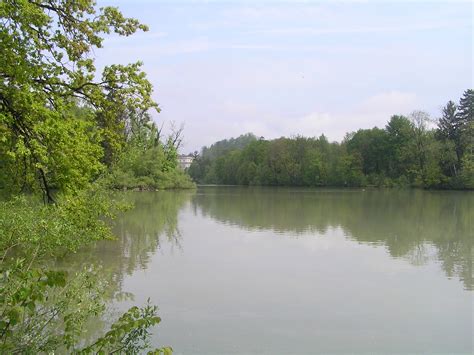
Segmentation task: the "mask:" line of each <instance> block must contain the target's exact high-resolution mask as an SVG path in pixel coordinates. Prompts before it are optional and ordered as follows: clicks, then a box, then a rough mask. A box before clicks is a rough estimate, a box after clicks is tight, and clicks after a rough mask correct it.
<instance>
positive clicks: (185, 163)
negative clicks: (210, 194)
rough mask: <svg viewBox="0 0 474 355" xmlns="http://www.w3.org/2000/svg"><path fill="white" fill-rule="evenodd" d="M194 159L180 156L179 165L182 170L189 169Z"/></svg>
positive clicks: (190, 156)
mask: <svg viewBox="0 0 474 355" xmlns="http://www.w3.org/2000/svg"><path fill="white" fill-rule="evenodd" d="M193 160H194V157H193V156H192V155H179V156H178V165H179V167H180V168H181V169H183V170H184V169H187V168H189V167H190V166H191V163H192V162H193Z"/></svg>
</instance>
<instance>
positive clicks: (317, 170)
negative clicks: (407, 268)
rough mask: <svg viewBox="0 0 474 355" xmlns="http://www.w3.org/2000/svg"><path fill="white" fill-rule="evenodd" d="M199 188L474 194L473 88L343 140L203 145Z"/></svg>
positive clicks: (250, 138)
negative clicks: (433, 111) (431, 110)
mask: <svg viewBox="0 0 474 355" xmlns="http://www.w3.org/2000/svg"><path fill="white" fill-rule="evenodd" d="M188 172H189V174H190V175H191V177H192V178H193V179H194V180H195V181H196V182H198V183H201V184H229V185H268V186H349V187H358V186H387V187H393V186H414V187H424V188H447V189H473V188H474V90H472V89H469V90H466V91H465V92H464V94H463V96H462V97H461V99H460V100H459V103H458V104H456V103H455V102H453V101H449V102H448V103H447V104H446V105H445V106H444V107H443V109H442V112H441V117H440V118H439V119H437V120H433V119H431V118H430V117H429V115H428V114H427V113H425V112H422V111H415V112H413V113H411V114H410V115H409V116H402V115H394V116H392V117H391V118H390V120H389V121H388V123H387V124H386V126H385V127H384V128H377V127H374V128H371V129H359V130H358V131H357V132H352V133H348V134H346V136H345V138H344V139H343V140H342V142H340V143H339V142H329V141H328V139H327V138H326V136H324V135H321V136H319V137H318V138H316V137H313V138H307V137H302V136H297V137H293V138H285V137H282V138H278V139H273V140H265V139H264V138H263V137H260V138H258V137H256V136H255V135H253V134H251V133H248V134H245V135H242V136H240V137H238V138H231V139H228V140H227V139H226V140H222V141H219V142H217V143H214V144H213V145H211V146H210V147H203V148H202V150H201V152H200V154H198V155H197V157H196V159H195V160H194V162H193V164H192V165H191V166H190V168H189V170H188Z"/></svg>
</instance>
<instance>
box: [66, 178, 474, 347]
mask: <svg viewBox="0 0 474 355" xmlns="http://www.w3.org/2000/svg"><path fill="white" fill-rule="evenodd" d="M126 198H127V199H129V200H131V201H133V202H134V203H135V206H136V207H135V209H133V210H131V211H129V212H127V213H125V214H124V215H122V216H120V218H119V219H118V220H117V223H116V226H115V232H116V234H117V236H118V240H117V241H110V242H101V243H99V244H98V245H97V246H96V247H94V248H91V249H88V250H85V251H83V252H82V253H79V254H77V255H75V256H74V257H73V258H72V259H68V263H70V265H79V264H87V263H92V264H99V265H101V266H102V267H103V270H104V271H103V273H104V275H107V277H108V278H109V280H110V283H111V303H112V304H113V305H114V306H115V308H116V309H117V310H122V309H125V308H128V307H129V306H131V305H132V304H145V303H146V300H147V298H150V300H151V302H152V303H154V304H156V305H158V306H159V309H160V310H159V315H160V316H161V317H162V323H160V325H159V326H158V327H157V328H156V329H155V331H154V332H155V335H154V336H153V342H154V343H155V344H156V345H160V346H164V345H171V346H172V347H173V348H174V351H175V354H316V353H377V354H378V353H403V354H404V353H413V354H420V353H430V354H431V353H469V354H470V353H472V352H473V336H474V332H473V327H474V325H473V307H474V306H473V296H474V292H473V289H474V278H473V268H472V263H473V259H474V252H473V241H474V234H473V233H474V193H473V192H453V191H451V192H447V191H422V190H371V189H367V190H351V189H303V188H241V187H203V188H199V189H198V190H197V191H179V192H137V193H129V194H127V195H126Z"/></svg>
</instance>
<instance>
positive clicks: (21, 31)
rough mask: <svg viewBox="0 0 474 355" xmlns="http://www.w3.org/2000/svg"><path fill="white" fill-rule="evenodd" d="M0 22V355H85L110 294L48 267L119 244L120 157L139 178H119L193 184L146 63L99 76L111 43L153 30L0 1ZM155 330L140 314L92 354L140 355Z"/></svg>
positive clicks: (103, 11)
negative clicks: (181, 167) (91, 248)
mask: <svg viewBox="0 0 474 355" xmlns="http://www.w3.org/2000/svg"><path fill="white" fill-rule="evenodd" d="M0 22H1V24H2V25H1V26H0V52H1V53H2V55H1V56H0V192H2V194H3V195H6V201H5V202H0V255H2V257H1V259H0V272H1V275H0V286H1V287H0V312H1V314H2V316H1V318H0V344H1V345H0V352H2V353H39V352H42V353H53V352H55V351H61V352H81V349H80V348H81V347H80V345H81V344H79V340H78V339H79V336H80V334H81V332H82V330H83V325H84V323H85V322H86V321H87V320H90V318H91V317H95V316H98V315H99V314H101V313H102V312H103V311H104V300H103V293H102V289H103V287H104V283H103V282H102V280H101V279H100V278H99V277H98V274H97V273H96V272H95V271H94V270H91V269H85V270H83V271H82V272H78V273H74V274H72V275H71V274H68V273H66V272H64V271H60V270H50V269H48V268H47V264H48V260H50V259H51V258H52V257H57V256H60V255H62V256H64V255H68V253H71V252H76V251H77V250H79V249H80V248H81V247H82V246H84V245H85V244H89V243H91V242H94V241H97V240H103V239H110V238H112V233H111V231H110V227H109V226H108V224H107V220H108V219H110V218H111V217H113V214H114V212H116V211H117V210H118V209H120V206H119V205H117V204H115V203H113V202H112V201H111V199H110V198H109V196H107V195H106V193H105V192H104V191H103V189H102V186H103V182H106V180H105V179H103V178H102V179H101V177H102V176H103V175H104V174H105V173H106V171H107V168H109V167H110V166H111V165H112V163H114V162H116V161H117V160H118V158H119V157H120V158H121V159H122V160H121V161H123V163H122V164H123V167H124V169H130V170H125V171H121V172H119V174H120V173H122V174H131V175H132V176H133V177H134V178H136V179H138V180H141V179H146V178H150V177H151V179H152V181H153V182H154V183H156V184H161V185H165V186H171V185H172V184H173V183H174V181H173V179H176V180H179V179H181V180H180V182H179V183H175V185H180V184H183V185H184V183H185V182H189V181H188V180H186V177H185V176H184V175H179V174H178V173H177V172H176V171H175V170H176V169H175V167H176V159H175V157H176V151H175V150H173V149H174V147H172V146H169V145H168V146H165V147H164V146H163V145H160V144H161V143H159V141H160V139H159V138H160V137H159V132H158V130H157V129H156V127H155V126H154V125H150V119H149V116H148V114H147V110H149V109H152V108H154V109H156V110H158V111H159V109H158V106H157V104H156V103H155V102H154V101H153V100H152V98H151V93H152V85H151V84H150V82H149V81H148V80H147V79H146V76H145V73H144V72H142V71H141V63H140V62H138V63H133V64H130V65H114V64H112V65H108V66H105V67H104V69H103V72H102V73H98V72H97V71H96V68H95V66H94V60H93V51H94V50H95V49H96V48H100V47H101V46H102V41H103V37H102V36H103V35H106V34H109V33H111V32H114V33H116V34H118V35H121V36H129V35H131V34H133V33H135V32H136V31H138V30H143V31H146V30H147V27H146V26H145V25H142V24H140V23H139V21H138V20H136V19H131V18H126V17H124V16H123V15H122V14H121V13H120V11H119V10H118V9H117V8H115V7H104V8H100V9H97V8H96V6H95V2H94V1H93V0H77V1H66V0H30V1H23V0H6V1H1V2H0ZM98 78H100V79H98ZM131 132H132V133H133V134H131ZM143 132H145V133H143ZM130 135H132V136H133V138H130ZM143 137H145V138H143ZM127 146H130V147H129V148H128V150H127ZM124 147H125V150H126V152H127V153H129V154H130V155H131V157H133V158H134V159H135V160H134V161H133V159H132V158H130V157H128V158H127V157H126V156H125V157H124V156H123V155H121V152H122V151H123V150H124ZM136 149H141V150H142V151H144V152H145V155H146V157H147V160H145V161H144V163H143V164H141V165H140V164H139V163H138V162H139V160H140V157H139V155H138V151H136ZM155 153H156V154H157V155H158V159H155V156H154V154H155ZM159 174H164V175H165V176H164V177H162V176H161V175H160V176H158V175H159ZM163 181H165V182H163ZM140 183H141V182H140ZM161 185H160V186H161ZM38 192H41V193H42V195H43V201H44V202H45V204H41V203H39V201H36V200H35V196H36V195H37V193H38ZM26 193H28V194H26ZM53 202H54V204H53ZM80 269H82V268H80ZM158 322H159V318H158V317H156V308H155V307H152V306H147V307H145V308H143V309H138V308H132V309H131V310H129V312H127V313H126V314H124V316H122V317H121V318H120V319H119V320H118V321H117V323H115V324H114V325H113V326H112V329H111V330H110V332H108V333H106V334H105V335H104V337H102V338H99V339H98V340H97V341H96V342H95V343H93V344H91V345H90V346H89V347H87V348H86V349H84V350H83V351H84V352H86V353H90V352H97V353H105V352H106V351H107V352H131V353H138V352H140V351H142V350H143V349H145V348H147V347H148V344H147V341H146V340H147V337H148V336H149V329H150V327H152V326H153V325H155V324H157V323H158ZM169 350H170V349H162V350H157V351H161V352H169Z"/></svg>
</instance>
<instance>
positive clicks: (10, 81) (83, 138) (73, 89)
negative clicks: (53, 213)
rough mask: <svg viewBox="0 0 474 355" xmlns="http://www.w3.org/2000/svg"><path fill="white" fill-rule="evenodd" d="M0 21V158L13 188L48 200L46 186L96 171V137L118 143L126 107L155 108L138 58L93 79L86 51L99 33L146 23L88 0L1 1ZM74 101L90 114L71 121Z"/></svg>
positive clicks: (71, 183) (74, 181)
mask: <svg viewBox="0 0 474 355" xmlns="http://www.w3.org/2000/svg"><path fill="white" fill-rule="evenodd" d="M0 19H1V22H2V26H1V27H0V52H1V53H2V56H1V58H0V69H1V70H0V73H1V74H0V127H1V129H0V130H1V131H2V133H3V134H2V137H1V140H0V155H1V157H2V158H3V159H8V161H9V163H8V168H9V169H10V170H11V173H12V174H11V176H14V177H15V180H16V185H18V186H22V185H31V184H33V185H35V186H37V187H39V188H40V189H41V190H42V191H43V194H44V196H45V199H46V200H47V201H48V202H52V201H53V200H54V198H53V194H52V191H51V190H52V187H53V186H54V187H55V188H59V189H61V190H75V189H80V188H83V187H84V183H85V182H86V181H87V180H91V179H93V178H94V176H95V175H96V174H97V172H98V171H99V170H100V161H98V159H99V157H100V156H101V153H100V152H99V151H97V149H96V147H95V146H96V143H97V142H96V141H97V139H101V140H102V141H104V142H107V144H106V146H108V147H110V149H109V150H115V149H118V148H119V147H120V146H121V144H122V140H121V136H122V132H123V126H124V123H123V121H122V119H121V118H120V117H121V115H122V114H123V112H124V110H125V108H127V107H134V108H137V109H141V110H146V109H148V108H151V107H155V108H157V105H156V104H155V103H154V102H153V100H152V99H151V92H152V86H151V84H150V83H149V82H148V81H147V80H146V77H145V74H144V73H143V72H142V71H141V70H140V66H141V63H134V64H130V65H109V66H106V67H105V68H104V69H103V72H102V75H101V76H100V75H98V73H97V72H96V68H95V66H94V61H93V59H92V56H91V53H92V51H93V50H94V48H100V47H101V46H102V41H103V38H102V35H103V34H108V33H110V32H115V33H117V34H119V35H123V36H128V35H131V34H133V33H134V32H136V31H137V30H147V27H146V26H145V25H142V24H140V23H139V22H138V20H136V19H130V18H126V17H124V16H123V15H122V14H121V13H120V12H119V11H118V9H117V8H114V7H104V8H101V9H100V10H97V9H96V8H95V7H94V1H92V0H78V1H73V2H71V1H56V0H31V1H19V0H6V1H2V2H0ZM96 77H100V79H99V80H95V78H96ZM78 103H79V104H80V105H83V106H84V107H86V108H87V109H90V110H91V111H92V112H93V114H91V115H90V116H89V117H87V118H86V119H82V120H78V119H77V118H76V117H74V115H73V114H71V111H72V110H74V108H75V107H76V106H77V105H78ZM106 153H107V152H106ZM110 154H111V153H110ZM72 156H74V159H72V158H71V157H72ZM64 176H67V178H66V179H65V178H64ZM65 180H67V182H66V181H65Z"/></svg>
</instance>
